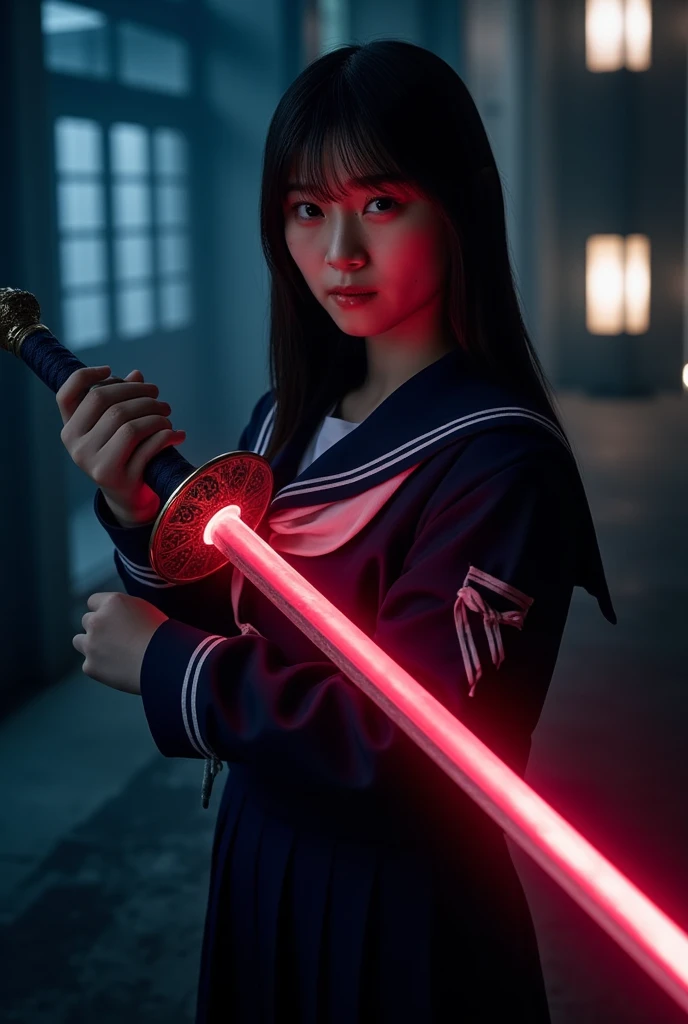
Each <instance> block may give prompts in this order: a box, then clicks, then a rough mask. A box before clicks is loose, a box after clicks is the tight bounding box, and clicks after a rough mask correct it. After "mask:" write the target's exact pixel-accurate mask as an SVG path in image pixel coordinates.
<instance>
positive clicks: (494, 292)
mask: <svg viewBox="0 0 688 1024" xmlns="http://www.w3.org/2000/svg"><path fill="white" fill-rule="evenodd" d="M333 155H334V157H339V159H340V160H341V163H342V166H343V167H344V168H345V170H346V172H347V174H348V175H351V176H352V177H354V176H362V175H368V174H387V173H390V172H391V173H394V174H397V175H399V174H401V175H402V176H403V179H404V180H405V181H407V182H408V183H409V184H411V185H412V186H413V187H414V188H416V189H417V190H418V191H419V192H420V193H421V195H423V196H425V197H426V198H427V199H429V200H430V201H431V202H432V203H433V204H434V206H435V208H436V209H437V210H438V212H439V214H440V216H441V217H442V218H443V220H444V223H445V227H446V228H447V229H448V231H447V237H448V239H449V264H448V276H447V278H446V282H447V284H446V288H445V300H444V323H445V325H446V326H447V327H448V329H449V332H448V333H449V337H452V336H453V337H454V338H455V339H456V343H457V345H458V346H460V347H461V349H462V350H463V352H464V353H466V354H467V356H468V357H469V358H470V360H471V362H472V363H475V365H476V366H477V367H479V368H481V369H482V370H483V371H486V372H488V373H489V374H490V375H492V376H493V378H496V379H502V380H505V381H508V382H509V383H510V384H511V385H512V386H516V387H517V389H518V390H520V391H521V393H523V394H524V395H529V396H530V397H532V398H533V399H534V400H535V401H536V402H538V404H539V407H540V409H541V410H542V411H543V412H544V413H545V415H548V416H550V417H551V419H552V420H553V421H554V422H555V423H557V424H558V426H559V427H560V429H562V431H563V426H562V424H561V421H560V418H559V416H558V415H557V412H556V409H555V399H554V395H553V393H552V389H551V386H550V385H549V383H548V381H547V379H546V377H545V374H544V371H543V369H542V366H541V364H540V361H539V359H538V356H537V354H536V352H535V350H534V348H533V345H532V343H531V341H530V338H529V336H528V332H527V330H526V327H525V325H524V323H523V318H522V316H521V310H520V307H519V302H518V298H517V295H516V289H515V285H514V279H513V274H512V269H511V263H510V260H509V252H508V246H507V233H506V222H505V214H504V197H503V193H502V185H501V181H500V178H499V173H498V171H497V165H496V163H495V159H494V156H493V153H492V149H491V147H490V143H489V140H488V138H487V134H486V132H485V128H484V126H483V123H482V120H481V118H480V114H479V113H478V110H477V108H476V106H475V103H474V102H473V99H472V97H471V95H470V93H469V91H468V89H467V88H466V86H465V84H464V83H463V81H462V80H461V78H460V77H459V75H457V73H456V72H455V71H454V69H453V68H452V67H450V65H449V64H447V63H446V62H445V61H444V60H442V58H441V57H438V56H437V54H435V53H432V52H431V51H430V50H426V49H424V48H423V47H420V46H415V45H414V44H413V43H408V42H405V41H402V40H398V39H382V40H374V41H372V42H369V43H365V44H363V45H356V46H353V45H352V46H340V47H338V48H337V49H335V50H332V51H330V52H329V53H326V54H325V55H324V56H322V57H320V58H318V59H317V60H315V61H313V62H312V63H311V64H309V65H308V67H306V68H305V69H304V70H303V71H302V72H301V74H300V75H299V76H298V77H297V78H296V79H295V80H294V82H293V83H292V84H291V85H290V86H289V88H288V89H287V91H286V93H285V94H284V96H283V97H282V99H281V100H280V102H279V104H278V105H277V109H276V110H275V113H274V115H273V117H272V121H271V122H270V127H269V129H268V133H267V138H266V142H265V152H264V158H263V177H262V185H261V206H260V222H261V240H262V245H263V251H264V253H265V258H266V261H267V264H268V269H269V271H270V278H271V285H270V289H271V290H270V353H269V359H270V386H271V388H272V389H273V391H274V394H275V397H276V400H277V409H276V416H275V422H274V425H273V430H272V437H271V441H270V445H269V447H268V450H267V452H266V453H265V455H266V457H267V458H268V459H272V458H273V456H274V455H275V454H276V453H277V452H278V451H279V450H280V449H281V448H282V446H283V445H284V444H285V443H286V442H287V441H288V440H289V439H290V438H291V436H292V434H293V433H294V431H295V430H296V429H297V427H298V425H299V422H300V420H301V416H302V414H303V412H304V409H305V407H306V405H307V404H309V405H310V404H311V403H315V404H316V407H317V408H319V409H320V410H321V412H322V414H323V415H324V413H325V412H326V411H327V409H328V408H329V407H331V406H332V405H333V404H334V403H335V402H336V401H337V400H338V399H339V398H341V397H342V396H343V395H344V394H345V393H346V392H347V391H349V390H351V389H353V388H356V387H358V386H360V385H361V384H362V383H363V380H364V378H365V374H366V369H367V357H366V351H365V339H364V338H361V337H356V336H352V335H348V334H345V333H344V332H343V331H342V330H341V329H340V328H339V327H338V326H337V324H336V323H335V322H334V320H333V319H332V318H331V317H330V316H329V314H328V313H327V312H326V311H325V310H324V309H323V307H322V306H321V305H320V303H319V302H318V300H317V299H316V298H315V296H314V295H313V293H312V292H311V290H310V288H309V287H308V285H307V283H306V281H305V280H304V278H303V275H302V274H301V271H300V270H299V268H298V267H297V265H296V263H295V262H294V260H293V258H292V256H291V253H290V252H289V249H288V247H287V244H286V241H285V237H284V200H285V197H286V194H287V182H288V176H289V172H290V170H292V169H293V170H295V171H296V176H297V179H298V180H299V181H307V182H310V183H313V187H312V189H311V188H309V193H308V194H309V196H312V197H313V200H314V201H317V200H320V201H322V202H334V201H336V199H337V198H338V196H340V195H342V194H343V193H344V191H345V182H342V181H341V180H340V179H339V178H338V177H336V171H335V170H333V167H334V166H335V160H333V159H332V156H333ZM328 181H329V182H330V183H331V184H332V186H333V188H332V189H330V188H329V187H328Z"/></svg>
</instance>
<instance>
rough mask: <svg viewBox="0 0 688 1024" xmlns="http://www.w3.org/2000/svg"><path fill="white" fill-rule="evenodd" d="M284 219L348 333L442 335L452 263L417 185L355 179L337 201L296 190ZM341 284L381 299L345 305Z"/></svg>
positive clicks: (311, 280) (316, 288) (308, 274)
mask: <svg viewBox="0 0 688 1024" xmlns="http://www.w3.org/2000/svg"><path fill="white" fill-rule="evenodd" d="M289 180H290V184H291V183H293V182H294V179H293V176H291V177H290V179H289ZM297 184H298V183H297ZM284 215H285V238H286V242H287V246H288V247H289V251H290V252H291V255H292V256H293V258H294V261H295V263H296V265H297V266H298V268H299V270H300V271H301V273H302V274H303V277H304V279H305V281H306V283H307V284H308V287H309V288H310V290H311V291H312V293H313V295H314V296H315V298H316V299H317V300H318V302H319V303H320V304H321V305H322V306H323V308H324V309H326V310H327V312H328V313H329V314H330V316H331V317H332V319H333V320H334V321H335V322H336V323H337V325H338V326H339V327H340V328H341V329H342V331H344V332H345V333H346V334H351V335H357V336H368V337H376V336H380V335H387V334H388V332H392V334H393V335H394V336H395V337H396V336H398V337H399V340H401V339H402V336H403V337H404V338H405V339H406V340H409V341H415V340H420V339H421V338H423V339H424V342H425V343H427V342H428V335H429V333H432V334H433V335H436V334H437V331H438V330H439V324H440V311H441V302H442V295H443V290H444V284H445V274H446V260H447V255H446V246H445V234H444V224H443V222H442V220H441V218H440V215H439V214H438V212H437V211H436V209H435V208H434V207H433V205H432V204H431V203H430V202H429V201H428V200H427V199H425V198H423V197H421V195H420V194H419V193H418V192H416V191H415V190H413V189H412V188H411V186H410V185H407V184H405V183H404V184H379V183H378V184H374V185H372V186H371V185H366V186H361V185H359V184H357V183H354V182H351V181H349V184H348V192H347V194H346V196H345V197H344V198H343V199H340V200H339V201H338V202H336V203H316V202H315V201H314V200H313V201H311V199H310V198H309V194H308V191H307V189H306V190H304V189H299V188H297V189H292V190H290V191H289V192H288V194H287V196H286V199H285V202H284ZM339 285H354V286H355V287H360V288H365V289H373V290H374V291H375V296H374V297H373V298H372V299H370V300H368V301H366V302H365V303H361V304H359V305H354V306H351V307H348V308H347V307H346V306H340V305H339V304H338V303H337V301H336V300H335V299H334V297H333V296H332V295H331V294H330V289H332V288H336V287H337V286H339ZM395 328H396V329H397V330H396V331H395V330H394V329H395ZM390 340H393V339H392V338H391V336H390Z"/></svg>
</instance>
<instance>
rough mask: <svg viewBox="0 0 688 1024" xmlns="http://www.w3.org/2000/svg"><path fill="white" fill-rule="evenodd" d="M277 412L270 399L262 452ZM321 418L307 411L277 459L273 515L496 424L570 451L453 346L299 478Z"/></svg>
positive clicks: (354, 488) (539, 413) (528, 407)
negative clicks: (543, 436)
mask: <svg viewBox="0 0 688 1024" xmlns="http://www.w3.org/2000/svg"><path fill="white" fill-rule="evenodd" d="M275 411H276V403H275V402H274V400H273V402H272V405H271V407H270V408H269V409H268V411H267V413H266V415H265V417H264V419H263V423H262V424H261V426H260V429H259V432H258V437H257V440H256V443H255V445H254V448H253V450H254V451H256V452H257V453H258V454H260V455H262V454H264V452H265V451H266V450H267V447H268V444H269V442H270V437H271V433H272V427H273V424H274V417H275ZM322 420H323V410H322V409H321V408H320V409H315V408H312V407H311V408H310V409H308V410H307V411H306V414H305V415H304V417H303V420H302V422H301V424H300V425H299V428H298V429H297V431H296V432H295V434H294V436H293V437H292V438H291V440H290V442H289V443H288V444H286V445H285V446H284V448H282V449H281V451H280V452H278V453H277V455H276V456H275V459H274V461H273V463H272V470H273V476H274V484H275V486H274V492H273V499H272V502H271V506H270V508H271V510H272V511H278V510H281V509H287V508H298V507H301V506H305V505H317V504H321V503H325V502H332V501H339V500H342V499H345V498H350V497H353V496H354V495H357V494H361V493H362V492H364V491H366V490H368V489H369V488H371V487H374V486H376V485H377V484H380V483H382V482H384V481H385V480H388V479H390V478H391V477H393V476H396V475H397V474H398V473H401V472H402V471H403V470H405V469H409V468H410V467H412V466H415V465H417V463H419V462H422V461H424V460H425V459H427V458H429V457H430V456H431V455H434V454H435V453H436V452H438V451H439V450H440V449H442V448H444V447H446V446H447V445H450V444H453V443H454V442H455V441H457V440H458V439H459V438H467V437H470V436H471V435H474V434H477V433H481V432H483V431H486V430H493V429H495V428H498V427H501V428H504V427H509V426H512V425H514V426H523V425H529V426H532V427H535V428H536V429H540V430H543V431H546V432H548V433H549V434H550V435H552V436H554V437H555V438H556V439H557V440H558V441H559V442H560V443H561V444H562V445H563V446H564V447H565V448H566V449H567V450H568V451H570V448H569V445H568V442H567V440H566V437H565V436H564V434H563V433H562V432H561V430H560V429H559V427H558V425H557V424H556V423H555V422H554V421H553V420H552V419H551V417H549V416H548V415H546V413H545V412H543V410H542V408H539V407H538V406H537V405H536V404H535V402H534V401H533V400H531V399H524V397H523V396H522V395H521V394H518V393H517V392H515V391H511V390H509V389H508V388H507V387H505V386H504V385H499V384H496V383H494V382H493V381H490V380H488V379H486V378H485V377H484V376H482V375H481V374H479V373H477V372H476V371H475V370H474V369H472V368H471V367H470V365H469V363H468V361H467V359H466V357H465V356H464V355H463V353H461V352H460V350H458V349H456V350H452V351H451V352H448V353H447V354H446V355H444V356H442V357H441V358H440V359H437V360H436V361H435V362H434V363H431V364H430V365H429V366H426V367H424V368H423V369H422V370H420V371H419V372H418V373H416V374H414V376H413V377H410V378H409V379H408V380H407V381H405V382H404V383H403V384H401V385H400V386H399V387H398V388H397V389H396V390H395V391H393V392H392V394H391V395H388V396H387V398H386V399H385V400H384V401H383V402H381V403H380V405H378V406H377V408H375V409H374V410H373V411H372V412H371V413H370V414H369V415H368V416H367V417H366V418H365V419H364V420H363V421H362V422H361V423H359V424H358V426H357V427H356V428H355V430H352V431H350V432H349V433H348V434H346V435H345V436H344V437H342V438H341V439H340V440H339V441H337V443H336V444H334V445H332V446H331V447H330V448H328V449H327V450H326V451H324V452H323V453H322V455H320V456H319V457H318V458H317V459H315V461H313V462H312V463H311V464H310V465H309V466H307V467H306V468H305V469H304V470H303V472H302V473H299V474H298V475H297V472H296V471H297V469H298V466H299V463H300V461H301V458H302V456H303V453H304V451H305V449H306V446H307V445H308V443H309V441H310V440H311V438H312V436H313V433H314V431H315V430H316V429H317V427H318V425H319V424H320V423H321V422H322Z"/></svg>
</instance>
